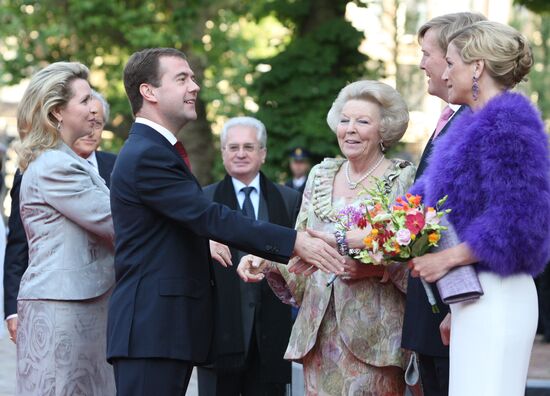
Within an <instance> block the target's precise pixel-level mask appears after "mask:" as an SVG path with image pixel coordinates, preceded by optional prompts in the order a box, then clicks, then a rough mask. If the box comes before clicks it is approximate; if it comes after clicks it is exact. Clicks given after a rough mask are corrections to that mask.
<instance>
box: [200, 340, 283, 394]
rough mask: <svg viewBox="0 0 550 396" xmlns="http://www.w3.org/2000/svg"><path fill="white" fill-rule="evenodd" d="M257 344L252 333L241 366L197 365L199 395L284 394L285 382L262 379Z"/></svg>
mask: <svg viewBox="0 0 550 396" xmlns="http://www.w3.org/2000/svg"><path fill="white" fill-rule="evenodd" d="M253 334H254V332H253ZM257 344H258V343H257V342H256V336H255V335H253V336H252V340H251V342H250V349H249V351H248V355H247V358H246V362H245V364H244V366H243V367H239V368H234V369H229V370H217V369H215V368H206V367H198V369H197V374H198V376H197V380H198V383H199V396H284V395H285V392H286V384H281V383H266V382H265V381H262V378H261V374H260V369H261V362H260V353H259V351H258V345H257Z"/></svg>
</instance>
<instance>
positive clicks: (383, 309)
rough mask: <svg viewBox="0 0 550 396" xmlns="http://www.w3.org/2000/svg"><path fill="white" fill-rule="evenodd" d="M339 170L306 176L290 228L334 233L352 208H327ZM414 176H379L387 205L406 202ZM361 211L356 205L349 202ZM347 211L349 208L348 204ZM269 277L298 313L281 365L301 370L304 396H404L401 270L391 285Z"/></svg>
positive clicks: (407, 169)
mask: <svg viewBox="0 0 550 396" xmlns="http://www.w3.org/2000/svg"><path fill="white" fill-rule="evenodd" d="M344 162H345V160H343V159H332V158H327V159H325V160H324V161H323V162H322V163H321V164H319V165H317V166H315V167H314V168H313V169H312V170H311V173H310V176H309V178H308V183H307V186H306V189H305V191H304V197H303V201H302V207H301V209H300V213H299V215H298V219H297V222H296V228H297V229H299V230H303V229H305V228H306V227H309V228H312V229H315V230H320V231H324V232H334V230H335V229H334V227H335V222H334V219H335V217H334V215H335V214H336V213H337V212H338V211H339V210H340V209H342V208H343V207H344V206H345V205H348V204H350V202H345V201H344V200H343V199H336V200H334V201H333V198H334V197H333V195H332V186H333V182H334V178H335V176H336V173H337V172H338V170H339V169H340V167H341V166H342V164H343V163H344ZM415 171H416V169H415V168H414V166H412V165H411V164H410V163H409V162H406V161H402V160H392V164H391V165H390V166H389V167H388V169H387V170H386V172H385V174H384V180H385V181H386V186H387V191H388V194H390V198H392V199H395V198H396V197H398V196H400V195H404V194H405V192H406V191H407V189H408V187H409V186H410V185H411V184H412V182H413V179H414V174H415ZM355 203H356V204H358V203H359V199H358V200H357V201H356V202H355ZM351 204H353V203H351ZM279 270H280V272H281V275H279V274H273V273H270V274H268V277H267V278H268V281H269V283H270V285H271V287H272V289H273V291H274V292H275V294H276V295H277V296H278V297H279V298H280V299H281V300H282V301H283V302H285V303H287V304H292V305H294V306H299V307H300V311H299V314H298V317H297V318H296V322H295V324H294V327H293V329H292V334H291V336H290V341H289V345H288V348H287V351H286V353H285V358H286V359H289V360H295V361H299V362H302V364H303V366H304V380H305V386H306V394H307V395H319V396H322V395H326V396H328V395H330V396H340V395H345V396H348V395H376V396H382V395H388V396H389V395H402V394H403V393H404V390H405V383H404V379H403V368H404V367H405V363H406V356H405V352H404V351H403V350H402V349H401V347H400V344H401V328H402V324H403V312H404V309H405V294H404V293H405V290H406V287H407V285H406V282H407V270H406V268H405V267H404V266H403V265H400V264H397V263H396V264H394V265H391V266H389V267H388V271H389V273H390V281H389V282H387V283H381V282H380V280H379V279H377V278H365V279H360V280H343V279H340V278H338V279H337V280H336V281H335V282H334V283H333V284H332V286H330V287H327V286H326V283H327V280H328V279H329V277H330V275H328V274H325V273H323V272H321V271H317V272H315V273H314V274H313V275H311V276H309V277H304V276H300V275H294V274H290V273H289V272H288V271H287V270H286V267H285V266H283V265H280V266H279Z"/></svg>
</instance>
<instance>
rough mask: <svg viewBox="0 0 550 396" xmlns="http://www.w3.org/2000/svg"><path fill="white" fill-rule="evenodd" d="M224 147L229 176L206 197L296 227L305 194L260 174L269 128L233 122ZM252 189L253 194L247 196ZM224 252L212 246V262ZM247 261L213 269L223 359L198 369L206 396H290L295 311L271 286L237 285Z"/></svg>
mask: <svg viewBox="0 0 550 396" xmlns="http://www.w3.org/2000/svg"><path fill="white" fill-rule="evenodd" d="M220 140H221V147H222V158H223V164H224V166H225V170H226V171H227V175H226V177H225V178H224V179H223V180H222V181H220V182H218V183H215V184H211V185H209V186H207V187H205V189H204V193H205V194H206V196H208V197H209V198H210V199H212V200H213V201H215V202H219V203H222V204H225V205H227V206H229V207H230V208H231V209H236V210H238V209H241V210H244V211H246V210H245V208H246V207H245V206H244V203H245V201H246V199H247V198H246V197H247V195H248V197H249V199H250V202H251V203H252V205H253V211H252V213H250V216H251V217H253V218H256V219H259V220H265V221H269V222H271V223H275V224H279V225H283V226H285V227H294V223H295V221H296V216H297V215H298V211H299V210H300V204H301V201H302V198H301V194H299V193H298V192H297V191H296V190H293V189H291V188H288V187H285V186H281V185H278V184H275V183H273V182H271V181H270V180H269V179H268V178H267V177H266V176H265V175H264V174H263V173H262V172H260V168H261V166H262V164H263V163H264V162H265V158H266V154H267V151H266V144H267V133H266V129H265V126H264V124H263V123H262V122H261V121H259V120H257V119H255V118H252V117H237V118H233V119H231V120H229V121H228V122H227V123H226V124H225V125H224V127H223V129H222V132H221V136H220ZM246 187H252V188H253V189H252V190H251V192H250V193H249V194H246V193H245V192H244V190H245V188H246ZM247 214H248V213H247ZM219 249H220V247H219V246H218V244H217V243H216V242H211V249H210V250H211V254H212V257H215V256H216V255H217V251H218V250H219ZM244 254H245V253H243V252H241V251H238V250H236V249H231V258H232V263H233V266H232V267H231V268H230V269H229V270H227V269H225V268H223V267H221V266H218V265H216V266H214V278H215V282H216V285H217V289H218V290H217V295H216V320H215V323H216V333H215V340H216V346H217V348H216V350H217V356H216V358H215V360H214V364H213V366H212V367H208V368H201V367H199V369H198V381H199V395H200V396H222V395H223V396H239V395H245V396H246V395H250V396H256V395H266V396H267V395H273V396H284V395H285V392H286V387H287V384H290V379H291V376H290V362H288V361H285V360H284V359H283V355H284V351H285V350H286V346H287V344H288V339H289V337H290V329H291V327H292V322H291V317H290V306H288V305H285V304H283V303H282V302H281V301H280V300H279V299H278V298H277V297H275V295H274V294H273V292H272V291H271V289H270V287H269V285H268V284H267V281H265V280H264V281H262V282H261V283H245V282H243V281H242V280H241V279H240V278H239V276H238V275H237V273H236V268H237V266H238V264H239V261H240V258H241V257H242V256H243V255H244Z"/></svg>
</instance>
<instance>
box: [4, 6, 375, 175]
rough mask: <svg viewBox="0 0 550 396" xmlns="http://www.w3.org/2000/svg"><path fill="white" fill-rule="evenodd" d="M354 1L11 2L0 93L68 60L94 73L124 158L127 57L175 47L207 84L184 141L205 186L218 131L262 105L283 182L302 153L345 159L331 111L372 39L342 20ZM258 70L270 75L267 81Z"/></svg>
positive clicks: (273, 159) (274, 170)
mask: <svg viewBox="0 0 550 396" xmlns="http://www.w3.org/2000/svg"><path fill="white" fill-rule="evenodd" d="M346 3H347V2H346V1H340V0H338V1H332V0H321V1H313V0H300V1H295V0H264V1H251V0H212V1H208V2H204V1H200V0H139V1H137V0H111V1H107V2H105V1H100V0H40V1H38V0H34V1H29V0H3V1H1V2H0V37H1V38H2V39H1V40H0V48H1V50H2V51H1V53H2V56H0V84H2V85H11V84H15V83H17V82H19V81H20V80H21V79H23V78H27V77H29V76H30V75H32V74H33V73H34V72H35V71H37V70H38V69H39V68H42V67H44V66H45V65H47V64H48V63H51V62H55V61H59V60H71V61H80V62H82V63H84V64H86V65H88V66H89V67H90V68H91V70H92V80H91V82H92V85H94V87H95V88H97V89H98V90H99V91H100V92H102V93H103V94H105V95H106V97H107V99H108V101H109V103H110V104H111V108H112V113H111V114H112V121H111V124H110V125H108V128H109V129H111V130H113V131H114V132H115V134H116V135H117V136H119V140H118V141H115V142H114V144H113V143H111V145H110V146H109V148H110V149H113V148H115V149H116V147H117V146H119V145H120V144H121V142H122V139H124V138H125V137H126V134H127V132H128V127H129V125H130V123H131V121H132V115H131V114H130V107H129V105H128V102H127V99H126V95H125V92H124V87H123V83H122V69H123V67H124V64H125V63H126V61H127V59H128V57H129V56H130V55H131V54H132V53H133V52H135V51H137V50H140V49H142V48H146V47H175V48H178V49H180V50H182V51H183V52H185V53H186V54H187V55H188V57H189V62H190V64H191V66H192V68H193V70H194V71H195V73H196V75H197V77H198V79H199V81H201V82H202V89H201V95H200V98H199V99H200V100H199V101H198V103H197V112H198V120H197V121H196V122H193V123H190V124H189V125H188V126H186V128H184V130H183V131H181V132H180V138H182V140H183V141H184V142H185V143H186V146H187V148H188V151H189V154H190V157H191V160H192V163H193V165H194V169H193V171H194V173H195V174H197V175H198V178H199V180H200V181H201V182H203V183H207V182H209V181H210V180H211V174H212V170H213V169H218V170H221V167H220V165H219V155H218V153H217V150H215V147H216V144H217V143H216V140H215V139H214V138H213V136H212V130H211V127H210V125H211V124H212V123H216V124H218V126H220V124H221V123H222V122H223V119H224V117H230V116H235V115H240V114H245V113H254V111H255V110H256V108H257V106H258V105H259V107H260V111H259V112H258V113H257V114H253V115H255V116H257V117H258V118H260V119H262V120H263V121H265V122H266V125H267V126H268V130H269V133H270V139H269V141H270V150H269V151H270V152H269V158H270V162H269V166H270V167H271V169H270V171H269V173H270V174H272V175H273V174H279V173H281V172H283V171H284V170H286V162H285V160H286V151H287V149H288V148H290V147H291V146H292V145H296V144H303V145H306V146H309V147H310V148H311V149H312V150H313V151H315V152H317V153H318V154H321V155H332V154H334V153H336V152H337V151H338V150H337V149H336V146H335V140H334V137H333V135H332V134H331V132H329V131H328V127H327V126H326V123H325V121H324V119H325V116H326V112H327V110H328V108H329V106H330V104H331V103H332V101H333V100H334V97H335V96H336V94H337V92H338V90H339V89H340V88H342V87H343V86H344V85H345V84H346V82H348V81H351V80H354V79H356V78H357V77H359V76H360V75H362V73H363V70H364V69H363V64H364V61H365V58H364V57H363V56H362V55H360V54H359V53H358V51H357V48H358V46H359V43H360V41H361V38H362V35H361V34H360V33H359V32H357V31H355V29H353V28H352V27H351V25H349V23H347V22H346V21H345V20H344V10H345V5H346ZM279 21H281V22H282V24H281V22H279ZM283 25H284V26H283ZM284 53H286V55H283V54H284ZM260 63H268V64H270V65H271V71H270V72H269V73H260V72H259V71H258V70H261V67H260V68H257V65H258V64H260ZM256 78H258V81H257V83H254V80H255V79H256ZM255 107H256V108H255ZM216 159H218V167H217V168H216V167H213V166H212V164H213V163H214V161H215V160H216Z"/></svg>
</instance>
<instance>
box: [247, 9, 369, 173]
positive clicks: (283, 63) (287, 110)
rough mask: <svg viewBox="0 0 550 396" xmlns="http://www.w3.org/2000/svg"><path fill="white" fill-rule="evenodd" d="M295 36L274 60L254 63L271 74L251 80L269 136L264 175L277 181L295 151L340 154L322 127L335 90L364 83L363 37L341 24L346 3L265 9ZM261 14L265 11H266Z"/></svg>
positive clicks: (261, 117) (267, 73)
mask: <svg viewBox="0 0 550 396" xmlns="http://www.w3.org/2000/svg"><path fill="white" fill-rule="evenodd" d="M268 6H269V7H268V8H267V10H268V11H269V12H273V13H275V15H276V16H277V18H279V19H280V20H281V21H283V22H284V23H285V24H286V25H287V26H288V27H289V28H290V29H292V30H293V37H292V41H291V42H290V44H288V46H287V47H286V48H285V50H284V51H281V52H280V53H279V54H277V55H276V56H274V57H272V58H269V59H261V60H258V63H259V64H267V65H269V67H270V70H269V71H268V72H265V73H260V74H259V75H258V76H257V77H256V79H255V80H254V85H253V89H254V90H255V93H256V95H257V100H258V104H259V111H258V112H257V114H255V116H256V117H258V118H259V119H261V120H262V121H263V122H264V123H265V124H266V127H267V130H268V135H269V139H268V164H269V168H268V173H269V174H270V175H271V176H275V177H277V178H281V176H283V175H284V173H285V172H286V167H287V156H288V153H289V150H290V149H291V148H292V147H293V146H298V145H300V146H305V147H307V148H308V149H309V150H311V151H312V152H313V153H315V154H316V155H318V156H319V157H323V156H334V155H337V154H338V153H339V152H340V151H339V149H338V145H337V143H336V138H335V136H334V134H333V133H332V131H331V130H330V129H329V128H328V126H327V123H326V115H327V112H328V110H329V108H330V106H331V104H332V102H333V101H334V99H335V98H336V95H337V94H338V92H339V90H340V89H342V88H343V87H344V86H345V85H346V84H347V83H349V82H351V81H353V80H356V79H358V78H360V77H366V69H365V62H366V60H367V59H366V57H365V56H364V55H363V54H361V53H360V52H359V51H358V47H359V44H360V42H361V40H362V38H363V35H362V34H361V33H360V32H358V31H357V30H356V29H354V28H353V27H352V26H351V24H349V22H347V21H346V20H345V19H344V12H345V2H340V1H331V0H322V1H313V0H309V1H307V0H303V1H299V2H295V1H292V0H278V1H272V2H270V3H268ZM264 11H265V10H264Z"/></svg>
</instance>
